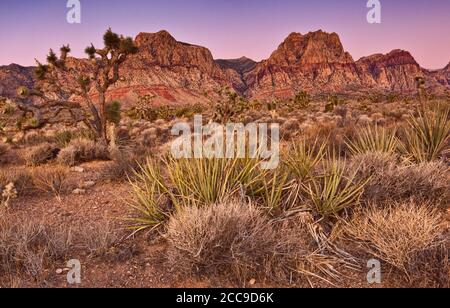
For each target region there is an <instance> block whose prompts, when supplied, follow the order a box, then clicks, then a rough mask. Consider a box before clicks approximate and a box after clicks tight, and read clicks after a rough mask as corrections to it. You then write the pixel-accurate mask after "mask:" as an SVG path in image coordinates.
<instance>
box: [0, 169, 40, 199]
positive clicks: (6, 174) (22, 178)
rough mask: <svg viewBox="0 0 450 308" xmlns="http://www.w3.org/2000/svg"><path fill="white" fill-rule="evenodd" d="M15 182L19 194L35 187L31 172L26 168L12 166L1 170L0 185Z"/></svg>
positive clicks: (3, 185)
mask: <svg viewBox="0 0 450 308" xmlns="http://www.w3.org/2000/svg"><path fill="white" fill-rule="evenodd" d="M10 183H13V184H14V187H15V189H16V190H17V192H18V194H19V195H22V194H25V193H28V192H30V191H31V190H32V189H33V187H34V186H33V180H32V177H31V173H30V172H29V171H28V170H26V169H19V168H10V169H2V170H0V187H5V186H6V185H8V184H10Z"/></svg>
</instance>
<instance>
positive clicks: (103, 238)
mask: <svg viewBox="0 0 450 308" xmlns="http://www.w3.org/2000/svg"><path fill="white" fill-rule="evenodd" d="M72 233H73V236H74V239H76V241H77V242H76V244H77V245H78V246H79V248H81V249H83V251H86V252H87V253H88V255H89V256H90V257H93V258H99V257H105V256H108V255H109V254H111V252H113V251H112V250H113V248H114V247H115V246H116V245H118V244H119V240H120V239H121V238H120V233H119V232H118V230H117V229H116V228H115V227H114V225H113V224H112V223H111V222H110V221H109V220H108V219H107V218H102V219H100V220H98V221H89V223H88V224H86V223H82V224H80V225H77V226H75V227H74V228H73V230H72Z"/></svg>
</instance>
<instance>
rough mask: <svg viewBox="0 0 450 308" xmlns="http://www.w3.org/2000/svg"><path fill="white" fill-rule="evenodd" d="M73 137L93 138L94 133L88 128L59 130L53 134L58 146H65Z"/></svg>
mask: <svg viewBox="0 0 450 308" xmlns="http://www.w3.org/2000/svg"><path fill="white" fill-rule="evenodd" d="M75 139H86V140H95V136H94V134H93V133H92V132H91V131H90V130H84V129H80V130H69V129H65V130H61V131H58V132H57V133H56V134H55V140H56V144H57V145H58V146H59V147H60V148H66V147H68V146H69V145H70V142H71V141H72V140H75Z"/></svg>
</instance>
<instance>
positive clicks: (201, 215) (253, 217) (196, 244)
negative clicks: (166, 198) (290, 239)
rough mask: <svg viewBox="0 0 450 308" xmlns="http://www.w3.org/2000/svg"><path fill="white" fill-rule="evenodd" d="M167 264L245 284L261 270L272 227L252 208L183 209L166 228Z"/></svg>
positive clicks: (269, 252)
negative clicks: (226, 274) (227, 276)
mask: <svg viewBox="0 0 450 308" xmlns="http://www.w3.org/2000/svg"><path fill="white" fill-rule="evenodd" d="M166 238H167V240H168V242H169V249H168V252H167V254H168V261H169V263H170V265H171V266H172V267H173V268H174V269H175V270H177V271H180V272H182V273H200V274H205V273H221V272H223V271H226V272H230V273H232V274H233V277H235V278H237V279H239V280H243V281H245V279H246V278H248V275H249V274H251V275H257V273H259V272H261V271H264V264H265V263H266V262H267V261H268V257H270V256H271V255H273V253H274V247H275V246H276V243H277V236H276V233H275V230H274V228H273V227H272V225H271V223H270V222H269V221H268V219H267V218H266V217H265V216H264V215H263V214H262V213H261V211H260V210H258V209H257V208H256V207H254V206H252V205H246V204H241V203H238V202H231V203H227V204H219V205H214V206H208V207H203V208H198V207H186V208H184V209H183V210H182V211H180V212H179V213H177V214H176V215H175V216H174V217H173V218H172V219H171V220H170V221H169V224H168V227H167V233H166Z"/></svg>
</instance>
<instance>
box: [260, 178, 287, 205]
mask: <svg viewBox="0 0 450 308" xmlns="http://www.w3.org/2000/svg"><path fill="white" fill-rule="evenodd" d="M263 181H264V183H263V184H264V185H263V188H264V193H263V196H262V200H263V203H264V206H265V207H267V208H268V209H269V210H270V211H277V210H280V209H282V208H283V206H284V205H286V207H287V208H288V207H289V205H287V204H286V203H287V202H289V200H291V199H290V198H285V197H286V193H287V190H288V174H287V173H286V172H283V171H282V170H281V171H280V170H279V169H278V170H275V171H274V172H273V174H271V175H269V176H268V177H266V178H264V180H263Z"/></svg>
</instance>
